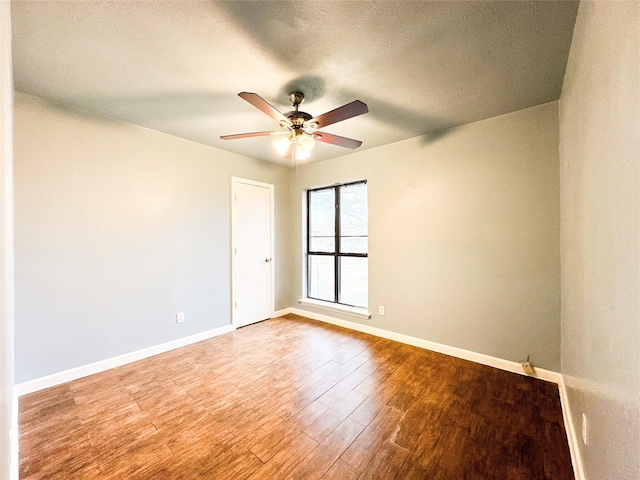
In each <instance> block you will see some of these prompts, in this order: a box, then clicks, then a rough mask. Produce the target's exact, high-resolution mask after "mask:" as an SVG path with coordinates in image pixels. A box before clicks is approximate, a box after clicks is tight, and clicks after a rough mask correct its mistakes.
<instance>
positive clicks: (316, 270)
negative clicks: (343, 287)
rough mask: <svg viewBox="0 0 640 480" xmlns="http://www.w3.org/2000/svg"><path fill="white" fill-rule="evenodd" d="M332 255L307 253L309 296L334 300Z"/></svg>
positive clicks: (333, 264)
mask: <svg viewBox="0 0 640 480" xmlns="http://www.w3.org/2000/svg"><path fill="white" fill-rule="evenodd" d="M334 267H335V263H334V257H333V256H329V255H309V276H308V278H307V283H308V285H309V294H308V296H309V297H311V298H317V299H319V300H327V301H329V302H334V301H335V298H334V280H335V274H334Z"/></svg>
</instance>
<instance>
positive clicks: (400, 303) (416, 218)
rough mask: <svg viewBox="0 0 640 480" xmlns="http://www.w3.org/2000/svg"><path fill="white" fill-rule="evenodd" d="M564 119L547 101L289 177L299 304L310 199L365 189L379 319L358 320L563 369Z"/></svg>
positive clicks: (372, 298) (372, 300)
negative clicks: (344, 187)
mask: <svg viewBox="0 0 640 480" xmlns="http://www.w3.org/2000/svg"><path fill="white" fill-rule="evenodd" d="M557 115H558V109H557V103H556V102H554V103H549V104H545V105H541V106H538V107H534V108H530V109H527V110H523V111H520V112H515V113H511V114H508V115H503V116H500V117H496V118H492V119H489V120H485V121H481V122H476V123H473V124H469V125H465V126H462V127H459V128H457V129H452V130H449V131H445V132H441V133H440V135H439V136H438V135H436V136H433V137H431V139H428V138H415V139H411V140H407V141H403V142H399V143H396V144H393V145H388V146H385V147H380V148H376V149H372V150H366V151H363V152H358V153H354V154H351V155H349V156H345V157H340V158H337V159H334V160H328V161H325V162H320V163H314V164H310V165H306V166H302V167H301V168H300V169H299V173H298V175H297V176H296V174H295V172H292V173H291V185H292V187H291V200H292V211H291V222H292V223H291V225H292V241H291V244H292V248H293V249H292V252H293V257H292V278H293V284H292V285H293V289H292V298H291V303H292V305H294V306H296V303H297V300H298V299H299V298H301V296H302V269H301V264H302V255H301V250H302V247H301V244H302V228H303V222H302V210H301V207H302V197H303V192H304V190H305V189H307V188H311V187H317V186H321V185H329V184H333V183H336V182H346V181H352V180H359V179H367V181H368V192H369V222H370V223H369V305H370V310H371V312H372V313H373V318H372V319H371V320H361V321H360V322H361V323H367V324H370V325H372V326H374V327H379V328H383V329H386V330H391V331H394V332H398V333H403V334H406V335H411V336H414V337H418V338H422V339H426V340H430V341H433V342H438V343H442V344H445V345H449V346H455V347H459V348H463V349H466V350H471V351H474V352H479V353H483V354H486V355H491V356H495V357H498V358H503V359H507V360H513V361H522V360H524V359H525V358H526V356H527V354H531V361H532V362H534V364H537V365H538V366H540V367H543V368H547V369H551V370H555V371H558V370H559V368H560V242H559V238H560V234H559V228H560V220H559V208H560V207H559V173H558V118H557ZM378 305H384V306H385V309H386V312H385V313H386V315H385V316H379V315H378V314H377V311H378ZM301 308H304V309H306V310H309V311H314V309H313V308H312V307H301ZM315 311H316V312H317V313H322V311H318V310H315ZM343 318H345V319H348V320H352V321H353V320H354V319H353V318H352V317H343Z"/></svg>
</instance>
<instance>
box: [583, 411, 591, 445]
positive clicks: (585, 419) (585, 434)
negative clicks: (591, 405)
mask: <svg viewBox="0 0 640 480" xmlns="http://www.w3.org/2000/svg"><path fill="white" fill-rule="evenodd" d="M588 438H589V437H588V436H587V416H586V415H585V414H584V413H583V414H582V443H584V444H585V445H587V441H588Z"/></svg>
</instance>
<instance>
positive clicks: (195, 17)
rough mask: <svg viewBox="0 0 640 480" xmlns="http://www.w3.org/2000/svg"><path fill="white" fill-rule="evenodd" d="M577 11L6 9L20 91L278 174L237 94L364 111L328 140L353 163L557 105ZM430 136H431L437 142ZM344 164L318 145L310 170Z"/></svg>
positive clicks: (373, 6) (521, 4) (554, 7)
mask: <svg viewBox="0 0 640 480" xmlns="http://www.w3.org/2000/svg"><path fill="white" fill-rule="evenodd" d="M577 7H578V3H577V2H576V1H524V0H522V1H520V0H518V1H513V2H510V1H496V2H488V1H461V2H453V1H446V2H439V1H420V2H408V1H381V2H374V1H359V2H351V1H349V2H347V1H260V2H258V1H247V2H244V1H228V2H221V1H207V2H204V1H133V0H132V1H86V0H84V1H41V2H36V1H24V0H22V1H20V0H17V1H16V0H14V1H13V2H12V7H11V11H12V28H13V52H14V53H13V55H14V56H13V58H14V65H13V68H14V77H15V88H16V90H19V91H21V92H25V93H29V94H33V95H38V96H40V97H44V98H48V99H51V100H53V101H55V102H57V103H61V104H63V105H64V106H72V107H77V108H80V109H83V110H88V111H91V112H95V113H97V114H100V115H105V116H108V117H112V118H116V119H120V120H123V121H126V122H130V123H134V124H138V125H142V126H145V127H148V128H152V129H154V130H159V131H162V132H166V133H169V134H172V135H176V136H179V137H183V138H187V139H190V140H194V141H196V142H200V143H204V144H207V145H211V146H214V147H217V148H221V149H224V150H228V151H232V152H236V153H239V154H242V155H246V156H249V157H253V158H258V159H262V160H266V161H271V162H275V163H282V164H287V163H288V162H289V161H288V160H283V159H282V158H279V156H278V154H277V153H276V151H275V150H274V148H273V147H272V146H271V140H270V139H269V137H259V138H251V139H242V140H232V141H223V140H220V139H219V136H220V135H225V134H233V133H244V132H253V131H262V130H277V128H278V125H277V123H276V122H275V121H274V120H272V119H271V118H269V117H267V116H266V115H265V114H263V113H262V112H260V111H259V110H257V109H256V108H254V107H252V106H251V105H249V104H248V103H246V102H245V101H244V100H242V99H241V98H239V97H238V96H237V93H238V92H241V91H247V92H255V93H258V94H259V95H261V96H262V97H263V98H265V99H266V100H267V101H269V102H270V103H272V104H273V105H274V106H276V107H277V108H279V109H280V110H281V111H283V112H285V111H288V110H290V109H291V107H290V105H289V104H288V98H287V94H288V92H289V91H291V90H301V91H303V92H304V93H305V95H306V97H307V100H306V101H305V103H304V104H303V106H302V108H301V110H304V111H306V112H309V113H310V114H312V115H313V116H316V115H319V114H320V113H324V112H326V111H328V110H332V109H334V108H336V107H338V106H340V105H342V104H345V103H347V102H350V101H352V100H355V99H359V100H361V101H363V102H365V103H366V104H368V106H369V113H368V114H366V115H362V116H359V117H356V118H352V119H349V120H346V121H344V122H341V123H338V124H334V125H331V126H329V127H326V129H325V131H327V132H329V133H335V134H338V135H342V136H346V137H351V138H355V139H358V140H362V141H363V144H362V146H361V147H360V149H359V150H364V149H368V148H373V147H377V146H380V145H384V144H388V143H393V142H397V141H400V140H404V139H407V138H412V137H417V136H423V137H424V141H425V142H429V141H435V140H437V138H438V137H439V136H441V135H443V134H446V132H442V130H443V129H446V128H449V127H453V126H457V125H462V124H465V123H469V122H473V121H477V120H481V119H484V118H489V117H493V116H496V115H501V114H504V113H508V112H512V111H517V110H521V109H523V108H527V107H530V106H533V105H538V104H541V103H546V102H549V101H552V100H556V99H558V98H559V96H560V91H561V88H562V79H563V75H564V71H565V66H566V62H567V56H568V52H569V47H570V42H571V38H572V34H573V26H574V23H575V17H576V12H577ZM438 132H440V133H438ZM347 153H351V150H348V149H345V148H341V147H337V146H333V145H327V144H318V145H317V146H316V149H315V150H314V151H313V152H312V159H311V160H312V161H319V160H325V159H327V158H333V157H337V156H340V155H344V154H347Z"/></svg>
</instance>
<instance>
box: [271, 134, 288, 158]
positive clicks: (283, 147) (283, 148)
mask: <svg viewBox="0 0 640 480" xmlns="http://www.w3.org/2000/svg"><path fill="white" fill-rule="evenodd" d="M289 145H291V139H290V138H289V137H282V138H281V139H279V140H276V141H275V142H273V146H274V148H275V149H276V150H277V151H278V153H279V154H280V155H281V156H283V157H284V156H285V154H286V153H287V150H289Z"/></svg>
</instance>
